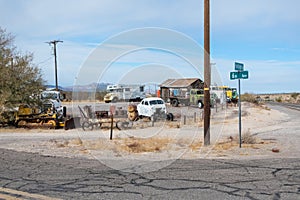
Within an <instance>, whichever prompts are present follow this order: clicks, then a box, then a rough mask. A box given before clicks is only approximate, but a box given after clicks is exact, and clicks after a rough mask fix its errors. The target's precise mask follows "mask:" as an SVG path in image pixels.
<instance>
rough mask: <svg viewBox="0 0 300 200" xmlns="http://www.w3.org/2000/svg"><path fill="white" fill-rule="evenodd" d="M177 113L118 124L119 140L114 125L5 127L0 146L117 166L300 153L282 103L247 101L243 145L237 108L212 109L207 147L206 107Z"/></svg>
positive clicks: (295, 120) (294, 122)
mask: <svg viewBox="0 0 300 200" xmlns="http://www.w3.org/2000/svg"><path fill="white" fill-rule="evenodd" d="M172 112H173V113H174V114H175V116H176V120H175V121H174V122H157V123H155V124H154V126H153V127H152V124H151V122H147V121H140V122H136V123H135V124H134V127H133V128H132V129H128V130H121V131H120V130H117V129H114V132H113V140H109V135H110V130H109V129H108V128H104V129H98V130H94V131H83V130H82V129H81V128H79V129H74V130H68V131H65V130H43V129H31V130H28V129H0V138H1V141H0V146H1V148H7V149H13V150H16V151H25V152H34V153H39V154H43V155H50V156H62V157H85V158H90V159H98V160H99V161H101V162H102V163H105V164H107V165H108V166H110V167H112V168H115V169H125V168H128V167H132V166H133V167H134V166H135V163H136V162H132V163H131V164H130V166H128V164H127V165H126V166H123V165H122V160H123V159H125V158H126V159H132V160H133V161H138V163H141V162H144V163H145V165H147V166H149V163H152V164H153V163H154V162H157V161H164V162H165V161H169V162H172V161H174V160H176V159H179V158H183V159H198V158H225V159H226V158H239V159H248V158H251V159H253V158H269V157H299V149H298V148H297V147H298V146H299V134H298V133H299V130H300V129H299V124H300V123H299V120H298V119H299V117H295V116H293V115H288V113H287V112H286V111H284V110H280V109H279V108H276V107H274V108H270V107H267V106H255V105H253V104H249V103H243V105H242V129H243V137H242V140H243V144H242V148H239V142H238V141H239V137H238V108H237V107H228V108H227V109H226V108H223V109H222V108H221V107H219V108H217V111H216V109H215V108H214V109H212V117H211V145H209V146H203V121H202V113H201V112H202V111H201V110H199V109H197V108H187V107H182V108H177V110H172ZM294 115H297V113H296V112H295V113H294ZM298 115H299V114H298ZM194 117H196V119H195V118H194ZM289 123H291V124H289ZM286 126H288V127H289V128H290V129H286ZM287 130H289V133H288V136H287V133H285V131H287ZM167 164H168V162H167V163H165V164H164V165H167ZM151 167H152V169H153V166H151ZM157 167H163V166H162V165H159V166H157ZM154 168H155V167H154ZM143 170H145V169H143Z"/></svg>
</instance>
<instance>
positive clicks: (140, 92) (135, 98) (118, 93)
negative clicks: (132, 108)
mask: <svg viewBox="0 0 300 200" xmlns="http://www.w3.org/2000/svg"><path fill="white" fill-rule="evenodd" d="M144 88H145V86H144V85H108V86H107V89H106V91H107V92H108V93H107V94H106V95H105V96H104V102H105V103H110V102H112V103H114V102H117V101H129V102H139V101H141V100H142V99H144V98H145V97H146V94H145V91H144Z"/></svg>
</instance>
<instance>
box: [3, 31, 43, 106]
mask: <svg viewBox="0 0 300 200" xmlns="http://www.w3.org/2000/svg"><path fill="white" fill-rule="evenodd" d="M13 42H14V37H13V36H12V35H11V34H9V33H6V31H5V30H3V29H2V28H1V27H0V74H1V79H0V112H2V111H3V110H4V109H5V108H13V107H16V106H18V105H19V104H20V103H26V104H32V103H33V102H35V99H34V98H32V95H33V94H37V93H38V92H39V90H40V89H41V88H42V87H43V83H44V81H43V79H42V75H41V71H40V69H39V68H37V66H35V65H34V64H33V63H32V61H33V55H32V54H31V53H27V54H25V55H22V54H21V53H20V52H18V51H17V50H16V47H15V46H14V44H13Z"/></svg>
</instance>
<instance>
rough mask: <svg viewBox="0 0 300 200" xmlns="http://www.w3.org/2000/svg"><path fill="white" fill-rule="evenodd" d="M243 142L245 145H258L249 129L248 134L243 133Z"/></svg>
mask: <svg viewBox="0 0 300 200" xmlns="http://www.w3.org/2000/svg"><path fill="white" fill-rule="evenodd" d="M242 141H243V143H244V144H255V143H256V138H255V137H254V136H253V135H251V133H250V129H248V131H247V132H244V133H243V135H242Z"/></svg>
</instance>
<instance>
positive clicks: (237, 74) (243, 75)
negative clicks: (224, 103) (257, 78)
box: [230, 71, 249, 80]
mask: <svg viewBox="0 0 300 200" xmlns="http://www.w3.org/2000/svg"><path fill="white" fill-rule="evenodd" d="M248 78H249V73H248V71H241V72H230V80H235V79H248Z"/></svg>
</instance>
